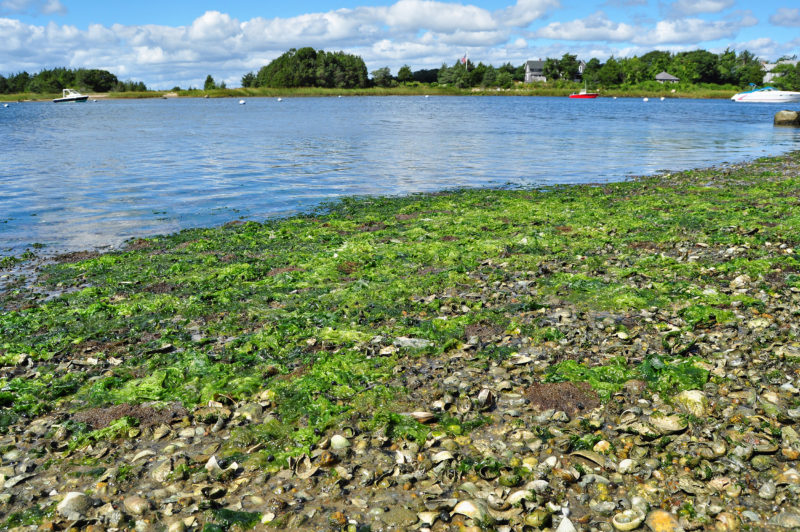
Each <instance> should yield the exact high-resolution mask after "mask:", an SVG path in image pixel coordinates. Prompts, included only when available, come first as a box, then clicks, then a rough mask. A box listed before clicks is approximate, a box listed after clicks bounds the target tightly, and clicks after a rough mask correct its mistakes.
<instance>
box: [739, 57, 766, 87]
mask: <svg viewBox="0 0 800 532" xmlns="http://www.w3.org/2000/svg"><path fill="white" fill-rule="evenodd" d="M736 62H737V69H736V76H737V78H738V84H739V86H741V87H744V86H746V85H749V84H750V83H752V84H754V85H760V84H761V83H762V82H763V80H764V66H763V65H762V64H761V61H759V60H758V57H756V56H755V55H753V54H752V53H751V52H749V51H748V50H743V51H741V52H739V55H738V56H737V57H736Z"/></svg>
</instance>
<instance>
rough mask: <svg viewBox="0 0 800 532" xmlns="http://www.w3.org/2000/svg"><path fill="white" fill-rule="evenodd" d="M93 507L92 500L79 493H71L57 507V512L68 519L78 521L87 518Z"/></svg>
mask: <svg viewBox="0 0 800 532" xmlns="http://www.w3.org/2000/svg"><path fill="white" fill-rule="evenodd" d="M91 507H92V498H91V497H89V496H88V495H86V494H85V493H81V492H79V491H70V492H69V493H67V494H66V495H65V496H64V498H63V499H62V500H61V502H60V503H58V505H57V506H56V511H58V513H59V514H60V515H62V516H64V517H66V518H67V519H70V520H77V519H81V518H83V517H84V516H86V512H88V511H89V509H90V508H91Z"/></svg>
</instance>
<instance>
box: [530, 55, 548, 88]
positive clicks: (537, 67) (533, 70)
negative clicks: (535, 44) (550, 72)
mask: <svg viewBox="0 0 800 532" xmlns="http://www.w3.org/2000/svg"><path fill="white" fill-rule="evenodd" d="M534 81H547V78H546V77H545V76H544V61H542V60H541V59H539V60H538V61H526V62H525V83H533V82H534Z"/></svg>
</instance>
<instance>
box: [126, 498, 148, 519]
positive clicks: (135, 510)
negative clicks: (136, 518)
mask: <svg viewBox="0 0 800 532" xmlns="http://www.w3.org/2000/svg"><path fill="white" fill-rule="evenodd" d="M122 504H123V506H124V507H125V510H126V511H127V512H128V513H131V514H133V515H143V514H144V513H145V512H147V511H148V510H149V509H150V501H148V500H147V499H145V498H143V497H140V496H138V495H131V496H129V497H125V499H124V501H123V503H122Z"/></svg>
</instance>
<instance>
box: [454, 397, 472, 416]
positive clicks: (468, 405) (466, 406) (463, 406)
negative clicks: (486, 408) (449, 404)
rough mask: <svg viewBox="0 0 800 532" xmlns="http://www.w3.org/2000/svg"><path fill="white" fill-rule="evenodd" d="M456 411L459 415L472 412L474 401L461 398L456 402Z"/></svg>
mask: <svg viewBox="0 0 800 532" xmlns="http://www.w3.org/2000/svg"><path fill="white" fill-rule="evenodd" d="M456 410H457V411H458V413H459V414H466V413H467V412H469V411H470V410H472V401H470V399H469V397H459V398H458V399H457V400H456Z"/></svg>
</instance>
